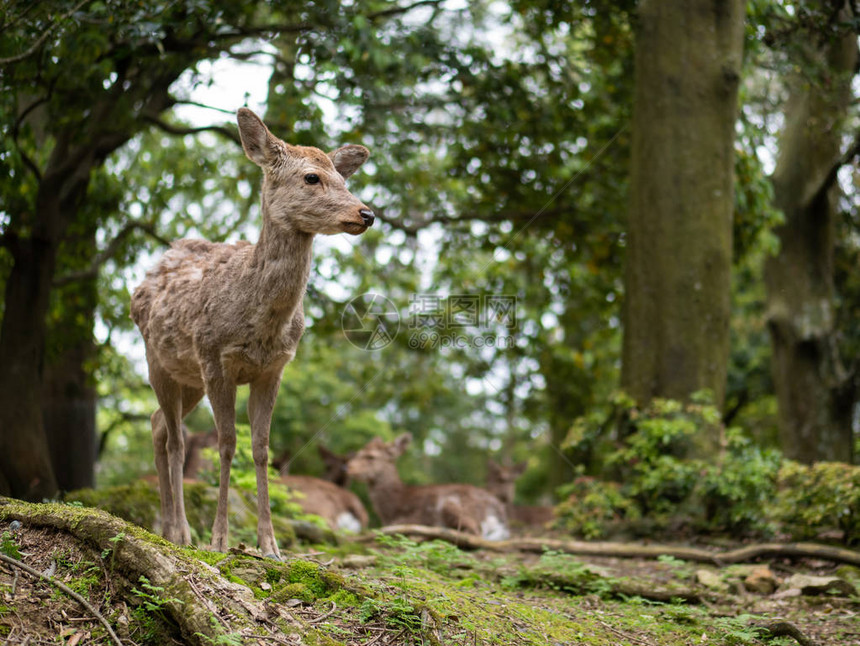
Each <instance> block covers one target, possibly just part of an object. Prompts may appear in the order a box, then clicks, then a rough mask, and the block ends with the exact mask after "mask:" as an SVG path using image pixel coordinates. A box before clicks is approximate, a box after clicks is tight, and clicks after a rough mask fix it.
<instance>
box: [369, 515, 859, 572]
mask: <svg viewBox="0 0 860 646" xmlns="http://www.w3.org/2000/svg"><path fill="white" fill-rule="evenodd" d="M377 531H379V532H380V533H382V534H385V535H386V536H393V535H396V534H402V535H404V536H408V537H410V538H414V539H420V540H434V539H438V540H443V541H447V542H449V543H453V544H454V545H456V546H457V547H460V548H463V549H469V550H487V551H490V552H531V553H536V554H540V553H542V552H544V551H545V550H555V551H557V552H563V553H565V554H579V555H583V556H610V557H616V558H638V559H656V558H659V557H660V556H673V557H675V558H677V559H682V560H684V561H692V562H694V563H710V564H713V565H731V564H734V563H745V562H748V561H752V560H755V559H761V558H775V557H786V556H787V557H793V558H818V559H824V560H828V561H832V562H834V563H847V564H849V565H856V566H860V552H857V551H854V550H849V549H846V548H841V547H833V546H830V545H819V544H817V543H759V544H756V545H747V546H745V547H741V548H738V549H734V550H728V551H723V552H715V551H710V550H705V549H700V548H696V547H682V546H676V545H639V544H635V543H607V542H586V541H565V540H559V539H554V538H512V539H510V540H507V541H489V540H487V539H485V538H481V537H480V536H474V535H472V534H465V533H463V532H458V531H456V530H453V529H447V528H445V527H426V526H424V525H389V526H388V527H383V528H382V529H379V530H377ZM371 539H372V537H370V539H367V540H371Z"/></svg>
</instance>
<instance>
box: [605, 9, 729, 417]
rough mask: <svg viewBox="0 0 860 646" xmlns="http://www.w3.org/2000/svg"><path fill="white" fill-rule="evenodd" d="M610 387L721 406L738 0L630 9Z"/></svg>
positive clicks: (639, 394)
mask: <svg viewBox="0 0 860 646" xmlns="http://www.w3.org/2000/svg"><path fill="white" fill-rule="evenodd" d="M638 17H639V20H638V30H637V37H636V53H635V70H636V79H635V94H634V110H633V140H632V153H631V175H630V178H631V182H630V213H629V226H628V239H627V265H626V269H625V272H626V273H625V293H626V296H625V307H624V344H623V367H622V385H623V387H624V388H625V389H626V390H627V392H628V393H629V394H630V395H632V396H633V397H634V398H635V399H636V400H637V401H639V402H641V403H644V402H647V401H648V400H650V399H651V398H653V397H671V398H676V399H685V398H687V397H688V396H689V395H690V394H691V393H693V392H695V391H697V390H701V389H709V390H711V391H712V393H713V396H714V400H715V403H716V404H717V405H719V406H721V405H722V403H723V400H724V397H725V385H726V371H727V365H728V356H729V314H730V273H731V254H732V209H733V187H732V183H733V144H734V125H735V118H736V113H737V91H738V83H739V79H740V67H741V55H742V50H743V20H744V4H743V2H741V1H740V0H728V1H718V0H694V1H689V0H671V1H669V0H667V1H663V2H657V1H654V0H644V1H643V2H642V3H641V4H640V5H639V16H638Z"/></svg>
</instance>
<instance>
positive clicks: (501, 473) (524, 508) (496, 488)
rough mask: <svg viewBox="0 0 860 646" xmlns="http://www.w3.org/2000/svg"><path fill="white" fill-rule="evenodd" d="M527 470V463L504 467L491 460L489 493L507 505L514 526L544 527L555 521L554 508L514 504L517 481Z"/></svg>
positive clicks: (488, 472) (488, 469) (489, 465)
mask: <svg viewBox="0 0 860 646" xmlns="http://www.w3.org/2000/svg"><path fill="white" fill-rule="evenodd" d="M525 470H526V463H525V462H520V463H519V464H515V465H513V466H504V465H501V464H499V463H498V462H495V461H494V460H489V461H488V462H487V491H489V492H490V493H491V494H493V495H494V496H495V497H496V498H498V499H499V500H500V501H502V504H504V505H505V509H506V510H507V512H508V518H509V519H510V521H511V525H512V526H515V525H519V526H525V527H533V526H536V525H538V526H543V525H545V524H546V523H548V522H550V521H551V520H552V519H553V509H552V507H544V506H532V505H515V504H514V492H515V490H516V481H517V479H518V478H519V477H520V476H521V475H522V474H523V472H524V471H525Z"/></svg>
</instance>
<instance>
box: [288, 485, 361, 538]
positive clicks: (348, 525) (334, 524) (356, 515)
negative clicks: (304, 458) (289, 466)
mask: <svg viewBox="0 0 860 646" xmlns="http://www.w3.org/2000/svg"><path fill="white" fill-rule="evenodd" d="M279 482H281V483H282V484H285V485H287V486H288V487H289V488H290V489H294V490H296V491H298V492H300V493H302V494H303V495H304V497H303V498H301V499H300V500H298V501H297V502H298V503H299V505H301V507H302V510H303V511H304V512H305V513H308V514H316V515H317V516H320V517H321V518H322V519H323V520H325V521H326V522H327V523H328V525H329V527H331V528H332V529H349V530H351V531H359V530H361V529H363V528H365V527H367V522H368V518H367V510H366V509H365V508H364V505H363V504H361V500H359V498H358V496H356V495H355V494H354V493H352V492H351V491H349V490H348V489H344V488H343V487H339V486H337V485H336V484H334V483H333V482H329V481H327V480H322V479H320V478H314V477H312V476H281V477H280V478H279ZM348 516H351V517H352V519H349V518H348Z"/></svg>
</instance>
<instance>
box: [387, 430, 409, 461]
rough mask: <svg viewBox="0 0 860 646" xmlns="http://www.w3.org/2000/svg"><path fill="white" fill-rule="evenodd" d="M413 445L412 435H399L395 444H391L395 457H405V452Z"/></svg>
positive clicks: (395, 439)
mask: <svg viewBox="0 0 860 646" xmlns="http://www.w3.org/2000/svg"><path fill="white" fill-rule="evenodd" d="M411 443H412V433H404V434H403V435H398V436H397V437H396V438H394V442H392V443H391V446H392V448H393V449H394V453H395V455H398V456H399V455H403V452H404V451H406V447H408V446H409V445H410V444H411Z"/></svg>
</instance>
